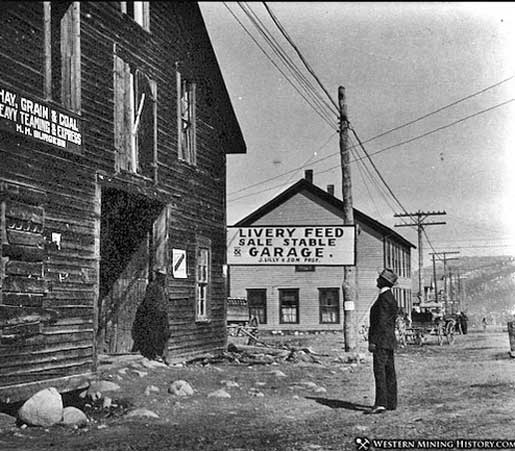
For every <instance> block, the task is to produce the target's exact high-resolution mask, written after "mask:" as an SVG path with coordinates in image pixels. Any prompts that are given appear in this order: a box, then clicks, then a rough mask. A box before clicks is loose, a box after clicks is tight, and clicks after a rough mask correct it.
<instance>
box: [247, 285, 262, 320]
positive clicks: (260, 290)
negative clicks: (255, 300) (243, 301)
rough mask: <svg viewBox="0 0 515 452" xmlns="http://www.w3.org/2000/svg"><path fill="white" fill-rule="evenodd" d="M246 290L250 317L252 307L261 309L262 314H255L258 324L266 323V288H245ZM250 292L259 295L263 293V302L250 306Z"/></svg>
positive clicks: (252, 313)
mask: <svg viewBox="0 0 515 452" xmlns="http://www.w3.org/2000/svg"><path fill="white" fill-rule="evenodd" d="M246 291H247V304H248V307H249V316H250V317H252V316H253V315H255V314H254V312H253V310H254V309H258V310H259V309H261V310H262V315H259V314H258V315H256V317H257V319H258V321H259V324H260V325H266V323H267V296H266V295H267V294H266V289H262V288H258V289H246ZM251 294H260V295H264V296H263V303H262V306H251V302H250V299H251V296H250V295H251Z"/></svg>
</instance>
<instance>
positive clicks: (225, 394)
mask: <svg viewBox="0 0 515 452" xmlns="http://www.w3.org/2000/svg"><path fill="white" fill-rule="evenodd" d="M207 396H208V397H219V398H221V399H230V398H231V394H229V393H228V392H227V391H225V390H223V389H219V390H218V391H214V392H211V393H210V394H208V395H207Z"/></svg>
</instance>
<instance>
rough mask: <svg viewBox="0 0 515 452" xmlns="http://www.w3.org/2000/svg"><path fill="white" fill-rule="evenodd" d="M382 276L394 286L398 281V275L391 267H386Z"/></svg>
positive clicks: (380, 275)
mask: <svg viewBox="0 0 515 452" xmlns="http://www.w3.org/2000/svg"><path fill="white" fill-rule="evenodd" d="M379 277H380V278H383V279H384V280H385V281H387V282H389V283H390V284H391V285H392V286H393V285H395V283H396V282H397V279H398V276H397V275H396V274H395V273H394V272H393V271H392V270H391V269H389V268H385V269H384V270H383V271H382V272H381V273H380V274H379Z"/></svg>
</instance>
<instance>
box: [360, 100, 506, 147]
mask: <svg viewBox="0 0 515 452" xmlns="http://www.w3.org/2000/svg"><path fill="white" fill-rule="evenodd" d="M513 101H515V99H508V100H507V101H505V102H501V103H500V104H496V105H494V106H492V107H488V108H485V109H484V110H480V111H477V112H475V113H473V114H471V115H468V116H465V117H464V118H461V119H458V120H457V121H453V122H451V123H449V124H446V125H443V126H441V127H437V128H436V129H433V130H430V131H429V132H426V133H423V134H421V135H417V136H416V137H414V138H410V139H409V140H405V141H402V142H400V143H397V144H394V145H392V146H388V147H386V148H383V149H380V150H379V151H375V152H372V153H371V154H370V155H376V154H379V153H381V152H385V151H389V150H390V149H394V148H396V147H399V146H402V145H404V144H408V143H412V142H413V141H417V140H420V139H421V138H425V137H427V136H428V135H432V134H433V133H436V132H440V131H441V130H445V129H448V128H449V127H452V126H455V125H456V124H460V123H462V122H464V121H467V120H468V119H471V118H474V117H476V116H479V115H482V114H484V113H487V112H489V111H492V110H494V109H496V108H499V107H502V106H503V105H507V104H509V103H510V102H513Z"/></svg>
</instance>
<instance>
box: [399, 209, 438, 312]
mask: <svg viewBox="0 0 515 452" xmlns="http://www.w3.org/2000/svg"><path fill="white" fill-rule="evenodd" d="M431 215H447V213H446V212H445V211H443V212H421V211H420V210H419V211H418V212H415V213H396V214H395V215H394V217H410V218H411V219H412V220H413V223H406V224H396V225H395V227H403V226H416V228H417V233H418V294H417V297H418V300H419V303H420V302H422V297H423V294H424V287H423V286H422V284H423V283H422V276H423V275H422V269H423V267H424V253H423V250H422V234H423V233H424V227H425V226H434V225H437V224H446V222H445V221H434V222H431V223H427V222H424V220H425V219H426V218H427V217H429V216H431Z"/></svg>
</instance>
